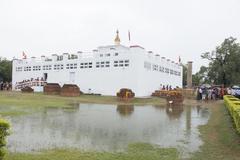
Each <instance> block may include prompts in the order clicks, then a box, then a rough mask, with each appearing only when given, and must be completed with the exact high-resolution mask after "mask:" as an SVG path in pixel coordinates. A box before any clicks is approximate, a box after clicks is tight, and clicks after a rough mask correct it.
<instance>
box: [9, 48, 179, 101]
mask: <svg viewBox="0 0 240 160" xmlns="http://www.w3.org/2000/svg"><path fill="white" fill-rule="evenodd" d="M114 48H115V49H114ZM109 53H110V56H106V55H107V54H109ZM115 53H118V55H117V56H115ZM100 55H103V56H102V57H101V56H100ZM65 56H66V54H65ZM54 59H55V61H50V62H46V61H42V60H41V61H38V60H31V61H29V60H14V63H13V81H12V83H13V88H14V84H16V82H20V81H22V80H26V79H31V78H37V77H39V78H41V77H43V74H44V73H47V74H48V79H47V82H48V83H59V84H60V85H63V84H71V83H74V84H77V85H78V86H79V87H80V89H81V90H82V91H83V92H85V93H88V92H89V89H91V93H99V94H102V95H116V93H117V92H118V91H119V90H120V89H121V88H130V89H132V90H133V92H135V95H136V96H137V97H142V96H150V95H151V94H152V92H154V91H155V90H156V89H159V87H160V84H163V85H165V86H166V85H167V84H168V85H171V86H172V87H176V86H179V87H182V67H179V68H176V67H173V66H172V64H171V63H170V64H169V63H167V62H166V60H165V61H162V60H161V58H160V57H156V56H155V55H153V54H152V55H151V56H149V54H147V53H146V51H145V50H144V49H141V48H140V47H133V48H128V47H124V46H121V45H120V46H105V47H99V48H98V51H94V55H93V56H86V57H81V58H78V59H73V60H68V59H66V57H65V59H64V60H62V61H56V58H54ZM118 60H124V61H125V60H129V66H126V67H114V61H118ZM106 61H109V62H110V64H109V65H110V67H104V68H96V62H106ZM145 61H147V62H149V63H151V70H147V69H146V68H144V62H145ZM88 62H92V68H80V64H81V63H88ZM69 63H77V69H66V65H67V64H69ZM46 64H49V65H52V70H45V71H43V68H42V67H43V65H46ZM54 64H63V65H64V69H63V70H53V68H54V66H53V65H54ZM153 64H157V65H159V66H160V65H161V66H164V67H168V68H173V69H174V70H177V71H180V72H181V76H176V75H170V74H166V73H162V72H160V71H153V66H152V65H153ZM34 65H35V66H36V65H40V66H41V71H33V68H31V71H21V72H17V71H16V67H23V68H22V70H24V66H34ZM70 72H72V74H71V77H72V78H71V79H70ZM73 75H75V79H74V82H71V80H72V79H73Z"/></svg>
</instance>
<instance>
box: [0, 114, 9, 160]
mask: <svg viewBox="0 0 240 160" xmlns="http://www.w3.org/2000/svg"><path fill="white" fill-rule="evenodd" d="M9 128H10V124H9V123H8V122H7V121H6V120H4V119H0V160H2V159H3V157H4V155H5V154H6V137H7V136H8V135H9Z"/></svg>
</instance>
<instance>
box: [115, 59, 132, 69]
mask: <svg viewBox="0 0 240 160" xmlns="http://www.w3.org/2000/svg"><path fill="white" fill-rule="evenodd" d="M128 66H129V60H120V61H114V67H128Z"/></svg>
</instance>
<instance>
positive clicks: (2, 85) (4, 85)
mask: <svg viewBox="0 0 240 160" xmlns="http://www.w3.org/2000/svg"><path fill="white" fill-rule="evenodd" d="M0 90H1V91H9V90H12V83H11V82H3V81H1V82H0Z"/></svg>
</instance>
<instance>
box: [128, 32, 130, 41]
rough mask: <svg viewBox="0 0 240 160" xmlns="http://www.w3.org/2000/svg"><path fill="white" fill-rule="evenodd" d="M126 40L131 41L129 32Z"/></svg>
mask: <svg viewBox="0 0 240 160" xmlns="http://www.w3.org/2000/svg"><path fill="white" fill-rule="evenodd" d="M128 40H129V41H131V35H130V31H128Z"/></svg>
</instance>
